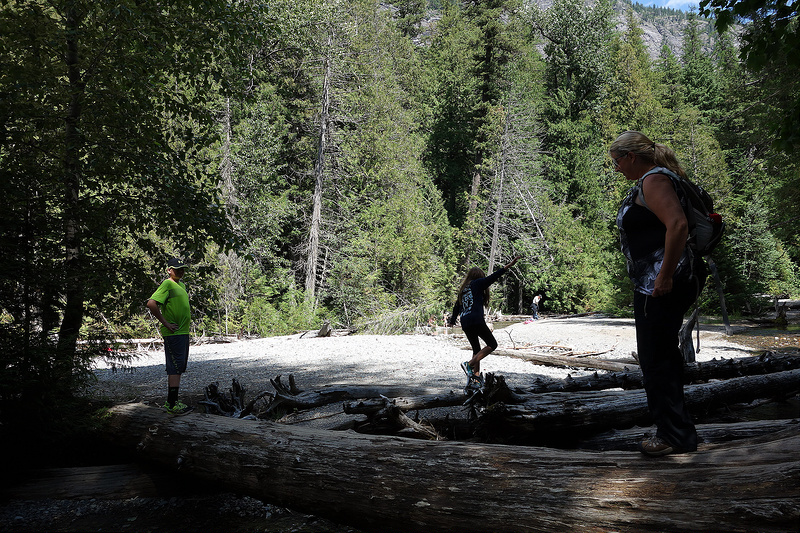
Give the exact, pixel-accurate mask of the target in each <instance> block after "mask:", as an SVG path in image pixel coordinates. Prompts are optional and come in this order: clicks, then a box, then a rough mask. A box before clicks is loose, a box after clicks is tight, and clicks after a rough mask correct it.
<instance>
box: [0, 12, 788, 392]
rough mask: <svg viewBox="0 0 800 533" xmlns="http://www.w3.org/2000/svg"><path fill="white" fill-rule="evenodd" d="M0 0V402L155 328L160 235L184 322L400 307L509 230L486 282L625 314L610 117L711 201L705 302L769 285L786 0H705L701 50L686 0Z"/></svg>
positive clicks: (366, 317)
mask: <svg viewBox="0 0 800 533" xmlns="http://www.w3.org/2000/svg"><path fill="white" fill-rule="evenodd" d="M2 5H3V7H2V12H0V65H2V68H0V194H2V197H3V198H4V200H5V201H6V205H5V207H6V209H4V210H3V211H2V212H1V213H0V272H2V275H0V357H2V367H0V368H2V371H0V386H1V387H2V392H1V393H0V395H3V396H2V399H3V401H7V400H9V401H10V400H15V399H16V400H18V399H19V398H21V397H22V396H28V395H33V396H35V395H36V391H37V390H42V389H45V390H47V391H53V392H54V393H61V392H64V393H68V392H69V391H70V390H74V389H75V388H76V387H77V386H78V385H79V384H80V383H81V381H82V380H83V379H84V378H86V377H90V375H89V374H88V373H87V369H88V368H89V367H90V361H91V359H92V358H94V357H98V356H101V355H102V356H108V351H107V350H105V346H106V345H105V344H103V339H109V338H119V337H124V336H129V335H130V336H135V335H153V334H155V333H154V332H155V327H154V325H153V322H152V320H150V319H148V318H145V315H144V314H143V304H144V302H145V301H146V299H147V298H148V296H150V294H152V291H153V290H154V289H155V287H156V286H157V284H158V283H159V282H160V281H161V280H162V279H163V278H164V275H165V272H164V266H163V265H164V263H165V261H166V258H167V257H168V256H169V255H172V254H178V255H182V256H184V257H185V258H186V259H188V260H189V262H190V263H191V264H192V269H191V272H190V273H189V274H188V275H187V278H186V281H187V284H188V285H189V288H190V294H191V299H192V308H193V313H194V314H193V317H192V318H193V333H195V334H203V333H228V334H239V333H242V332H244V333H246V334H257V335H278V334H286V333H291V332H294V331H298V330H301V329H316V328H318V327H319V325H320V324H319V322H320V321H321V320H330V321H331V323H332V324H334V325H335V326H342V327H344V326H346V327H354V328H361V329H362V330H363V331H371V332H381V333H386V332H401V331H411V330H413V329H414V328H416V327H418V326H419V325H424V324H426V323H427V319H428V318H429V317H430V316H436V317H438V316H440V314H441V313H442V312H443V311H449V308H450V306H451V305H452V299H453V291H454V287H455V285H456V283H457V282H458V278H459V276H460V275H462V274H463V270H464V262H466V261H469V262H470V263H471V264H480V265H484V266H486V267H487V268H488V269H493V268H494V267H496V266H497V265H499V264H502V263H503V262H505V261H507V260H509V259H510V258H511V257H512V256H513V255H515V254H518V253H519V254H522V255H523V259H522V261H520V263H519V264H518V267H516V268H515V269H514V272H513V273H512V274H511V275H510V276H508V277H507V278H506V279H504V281H503V282H502V283H500V284H498V285H497V286H496V287H495V288H493V293H494V299H493V302H492V307H496V308H500V309H503V310H504V311H505V312H522V311H525V312H527V309H528V306H529V302H530V297H531V296H532V295H533V293H534V292H539V291H541V292H544V293H545V295H546V302H547V304H546V305H547V308H548V310H549V311H553V312H564V313H567V312H576V311H586V310H598V309H604V310H612V311H619V312H625V310H626V309H627V306H628V304H629V303H630V284H629V282H628V280H627V279H626V275H625V273H624V264H623V260H622V255H621V253H620V252H619V250H618V242H617V235H616V228H615V225H614V219H615V215H616V210H617V207H618V204H619V201H620V199H621V197H622V194H623V193H624V190H625V189H626V188H627V186H628V185H629V184H628V183H626V182H624V180H622V179H620V178H619V175H618V174H616V173H614V172H612V171H611V169H610V162H609V160H608V154H607V149H608V144H609V143H610V141H611V139H613V138H614V137H615V136H616V135H617V134H618V133H620V132H621V131H624V130H627V129H638V130H641V131H644V132H645V133H647V134H648V135H649V136H650V137H651V138H653V139H654V140H656V141H658V142H663V143H665V144H668V145H669V146H671V147H672V148H673V149H674V150H675V151H676V153H677V154H678V157H679V159H680V160H681V162H682V164H683V165H684V167H685V168H686V170H687V172H688V173H689V175H690V177H692V178H693V179H694V180H695V181H697V182H698V183H700V184H701V185H703V186H704V187H706V188H707V189H709V190H710V191H711V192H712V194H713V196H714V197H715V198H716V200H717V206H718V209H719V211H720V212H721V213H722V214H723V215H724V216H725V217H726V218H727V219H728V220H729V228H728V232H727V234H726V239H725V241H724V242H723V245H722V249H721V251H720V254H719V256H718V261H717V262H718V264H719V266H720V271H721V273H722V275H723V279H724V281H725V284H726V288H725V290H726V294H727V296H728V298H729V303H730V304H731V306H732V309H733V311H734V312H740V311H742V310H745V309H747V306H748V305H749V306H751V309H754V308H753V307H752V306H753V305H755V304H754V303H753V302H755V301H757V300H756V299H754V298H753V297H752V295H754V294H758V293H781V294H793V295H796V294H797V291H798V273H797V264H798V262H800V242H798V237H797V235H798V234H800V231H798V226H797V222H796V221H797V220H798V219H800V213H798V210H800V207H798V206H800V197H798V194H800V192H798V191H800V183H798V181H799V180H800V172H798V167H797V164H796V163H795V162H794V159H793V158H792V157H791V156H792V155H793V154H792V151H791V148H792V147H793V146H794V145H795V144H796V137H797V133H796V129H797V124H798V123H800V119H798V115H797V110H798V109H799V108H800V106H799V105H798V104H797V95H798V94H800V91H798V90H797V83H798V81H797V80H798V78H797V76H796V68H795V67H796V62H797V57H800V54H797V53H796V52H797V42H796V40H797V39H796V36H797V16H796V8H795V6H794V5H787V3H785V2H763V1H762V2H756V1H749V0H748V1H745V2H730V1H728V0H709V1H708V2H705V3H704V5H705V6H706V9H707V12H706V14H708V13H711V12H712V11H714V12H716V14H717V17H718V18H717V21H716V23H717V26H718V27H719V28H728V27H733V23H734V22H736V23H737V24H741V26H740V27H737V31H738V30H739V29H741V32H742V33H741V34H742V36H743V38H744V44H745V45H744V47H743V48H741V49H739V50H737V48H736V41H735V39H734V38H733V35H734V34H735V32H730V33H723V34H722V35H720V36H719V37H718V38H717V39H715V41H714V50H713V53H710V52H709V50H708V46H707V45H704V44H703V43H704V41H705V37H704V32H705V25H704V24H705V22H703V21H701V20H699V19H697V17H696V16H694V15H693V14H687V13H683V12H680V11H675V10H669V9H665V8H649V7H644V6H640V5H638V4H636V5H634V6H633V7H632V9H628V10H627V11H626V14H625V18H624V26H622V27H620V28H619V29H616V28H615V27H614V21H615V19H614V14H613V11H612V6H611V3H610V2H608V1H606V0H602V1H599V2H595V3H591V4H588V5H587V4H586V3H584V2H583V1H580V0H556V1H555V2H554V3H553V5H552V6H551V7H550V8H548V9H547V10H543V9H541V8H538V7H534V6H528V5H526V6H525V7H522V5H521V4H520V3H518V2H516V1H510V0H493V1H490V2H474V1H470V2H455V1H447V2H427V3H425V2H421V1H419V0H403V1H400V2H394V3H391V6H390V8H389V9H387V8H386V6H385V5H378V4H376V3H375V2H372V1H370V0H356V1H353V2H348V3H346V4H341V3H338V2H328V1H320V0H271V1H270V2H264V3H262V2H255V3H253V2H247V3H239V2H234V3H230V2H221V1H216V0H214V1H211V2H207V1H197V0H181V1H179V2H177V3H172V4H169V5H166V4H158V5H156V4H152V5H151V4H147V3H136V2H130V1H127V0H121V1H117V2H112V3H97V2H94V3H92V2H86V1H85V0H76V1H72V2H66V3H58V2H56V3H48V2H43V1H41V0H19V1H12V2H4V3H3V4H2ZM426 5H427V7H428V8H434V9H439V8H441V10H442V11H441V13H440V14H441V18H440V19H437V18H435V17H434V18H431V19H429V20H426V21H425V22H424V23H423V19H422V18H421V16H422V14H423V13H424V8H425V7H426ZM762 8H763V9H762ZM634 13H639V14H640V15H643V17H644V18H645V20H649V19H652V18H653V17H664V16H667V17H671V18H674V19H675V20H680V22H681V24H685V27H686V31H685V32H684V40H683V47H682V53H681V55H680V57H676V56H675V55H674V54H673V53H672V52H671V50H670V49H669V48H668V47H667V46H666V44H664V45H663V46H662V48H661V53H660V55H659V57H658V58H657V59H656V60H655V61H651V59H650V56H649V54H648V51H647V50H646V48H645V45H644V43H643V34H642V30H641V28H639V27H638V24H637V19H636V17H635V16H634ZM737 17H744V18H741V19H738V18H737ZM429 23H430V24H429ZM423 27H424V28H425V30H426V31H425V32H424V33H419V32H420V30H421V29H422V28H423ZM770 47H771V48H770ZM323 98H327V101H326V105H325V106H323ZM323 109H324V113H325V115H324V116H323V114H324V113H323ZM776 147H777V148H779V149H776ZM318 185H319V187H318ZM317 192H318V193H319V194H320V204H318V205H320V207H321V212H320V220H321V222H320V226H319V228H318V234H317V235H316V237H318V238H319V241H318V244H319V248H318V254H317V255H316V256H314V258H312V256H311V254H310V243H311V227H312V226H311V215H312V209H313V206H314V194H315V193H317ZM310 261H315V263H314V265H316V266H317V270H316V278H313V283H315V285H314V287H316V288H317V292H316V294H315V296H316V298H314V299H311V298H308V294H309V293H308V292H307V291H306V290H304V289H307V287H306V281H307V279H306V266H307V265H308V264H309V262H310ZM707 292H708V291H707ZM709 299H710V297H709ZM709 306H710V307H711V302H710V301H709ZM111 347H112V349H113V346H111ZM112 356H113V352H112ZM120 364H124V361H120Z"/></svg>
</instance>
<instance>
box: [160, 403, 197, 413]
mask: <svg viewBox="0 0 800 533" xmlns="http://www.w3.org/2000/svg"><path fill="white" fill-rule="evenodd" d="M164 409H166V411H167V412H168V413H169V414H171V415H185V414H186V413H188V412H189V411H191V410H192V409H194V407H189V406H188V405H186V404H185V403H183V402H175V405H173V406H172V407H170V406H169V403H165V404H164Z"/></svg>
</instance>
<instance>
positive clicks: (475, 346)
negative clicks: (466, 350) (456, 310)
mask: <svg viewBox="0 0 800 533" xmlns="http://www.w3.org/2000/svg"><path fill="white" fill-rule="evenodd" d="M461 329H462V330H463V331H464V335H466V336H467V340H468V341H469V344H470V346H472V353H473V354H476V353H478V352H480V351H481V344H480V342H478V339H479V338H480V339H483V342H485V343H486V345H487V346H491V347H492V350H495V349H496V348H497V340H495V338H494V335H493V334H492V330H490V329H489V326H487V325H486V322H481V323H480V324H475V325H469V326H461Z"/></svg>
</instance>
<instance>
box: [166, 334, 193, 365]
mask: <svg viewBox="0 0 800 533" xmlns="http://www.w3.org/2000/svg"><path fill="white" fill-rule="evenodd" d="M164 353H165V354H166V356H167V374H169V375H174V374H183V373H184V372H186V363H187V362H188V361H189V335H170V336H169V337H164Z"/></svg>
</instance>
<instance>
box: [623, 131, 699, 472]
mask: <svg viewBox="0 0 800 533" xmlns="http://www.w3.org/2000/svg"><path fill="white" fill-rule="evenodd" d="M609 155H610V156H611V159H612V161H613V164H614V169H615V170H616V171H617V172H621V173H622V174H623V175H624V176H625V178H626V179H629V180H631V181H636V182H637V184H636V186H634V187H633V188H631V190H630V191H629V192H628V195H627V196H626V197H625V199H624V200H623V201H622V205H621V206H620V208H619V212H618V214H617V226H618V228H619V231H620V244H621V246H622V252H623V253H624V254H625V257H626V259H627V263H628V275H629V276H630V278H631V280H632V281H633V284H634V293H633V309H634V317H635V323H636V346H637V350H638V357H639V363H640V365H641V368H642V375H643V376H644V388H645V392H646V393H647V406H648V408H649V410H650V415H651V416H652V418H653V420H654V422H655V424H656V427H657V431H656V434H655V435H654V436H650V437H646V438H645V439H644V440H642V441H641V442H640V443H639V450H640V451H641V452H642V453H644V454H645V455H650V456H660V455H666V454H668V453H683V452H692V451H695V450H696V449H697V432H696V430H695V427H694V423H693V422H692V419H691V417H690V416H689V413H688V412H687V410H686V406H685V405H684V399H683V365H684V360H683V356H682V355H681V352H680V350H679V348H678V345H679V339H678V332H679V330H680V327H681V324H682V322H683V316H684V314H685V313H686V311H688V310H689V308H690V307H691V305H692V304H693V303H694V302H695V300H696V299H697V296H698V295H699V294H700V291H701V290H702V288H703V285H704V284H705V279H706V271H705V264H704V263H703V261H702V259H701V258H700V257H695V256H694V254H693V253H692V250H691V249H690V247H689V246H687V235H688V222H687V218H686V214H685V212H684V208H683V206H682V204H683V205H685V202H686V200H685V198H682V195H683V193H682V189H680V188H679V187H678V186H677V184H676V183H675V178H674V177H672V176H671V175H670V174H673V173H674V174H677V175H678V176H680V177H681V178H685V176H686V174H685V172H684V170H683V168H681V165H680V163H678V160H677V158H676V157H675V152H673V151H672V149H671V148H669V147H667V146H665V145H663V144H657V143H654V142H653V141H651V140H650V139H648V138H647V137H646V136H645V135H643V134H642V133H639V132H638V131H627V132H625V133H623V134H622V135H620V136H619V137H618V138H617V140H615V141H614V142H613V143H612V144H611V147H610V148H609ZM655 167H662V171H661V172H656V173H651V174H649V175H647V176H645V174H647V173H648V171H650V170H652V169H653V168H655Z"/></svg>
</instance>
